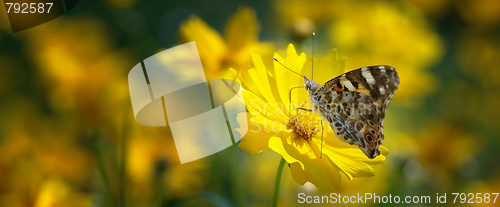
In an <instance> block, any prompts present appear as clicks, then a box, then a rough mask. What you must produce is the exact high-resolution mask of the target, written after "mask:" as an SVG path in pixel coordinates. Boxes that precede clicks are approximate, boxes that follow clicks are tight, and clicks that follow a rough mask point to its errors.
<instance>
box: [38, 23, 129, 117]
mask: <svg viewBox="0 0 500 207" xmlns="http://www.w3.org/2000/svg"><path fill="white" fill-rule="evenodd" d="M47 27H49V29H53V30H56V31H58V32H57V33H50V34H49V35H44V33H36V36H32V37H30V38H31V39H30V43H31V44H30V50H28V53H29V54H30V55H31V56H32V57H33V59H34V62H35V63H36V64H37V66H38V69H39V70H40V71H39V74H40V77H41V78H40V79H41V82H42V84H43V86H46V87H47V88H49V91H48V92H47V95H46V96H47V99H48V102H49V104H50V106H51V107H52V108H53V109H54V110H55V111H59V112H68V111H70V112H71V111H73V110H75V111H76V112H77V113H79V114H78V115H80V116H79V117H78V118H82V120H83V121H86V123H92V124H95V123H99V122H101V121H103V119H105V118H109V117H113V115H114V114H116V113H117V112H116V110H122V108H121V107H116V106H117V105H120V104H121V103H123V101H124V100H126V98H128V87H127V78H126V71H128V70H130V66H131V65H133V60H132V59H131V58H130V57H129V56H128V55H127V53H126V52H124V51H115V50H113V43H112V42H113V41H112V40H111V39H109V38H108V37H107V35H106V32H105V31H106V29H105V25H103V24H102V23H101V22H99V21H97V20H93V19H92V18H85V19H78V18H75V19H61V20H60V21H56V22H54V23H52V24H48V25H47ZM120 112H121V111H120Z"/></svg>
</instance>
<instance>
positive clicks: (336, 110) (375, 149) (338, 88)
mask: <svg viewBox="0 0 500 207" xmlns="http://www.w3.org/2000/svg"><path fill="white" fill-rule="evenodd" d="M303 77H304V88H305V89H306V91H307V93H308V95H309V98H310V100H311V109H312V111H313V112H314V113H316V114H319V115H320V116H321V118H322V120H326V121H327V122H328V123H329V124H330V126H331V127H332V129H333V130H334V132H335V134H336V135H337V138H339V139H340V140H341V141H343V142H347V143H349V144H351V145H356V146H357V147H359V149H361V151H362V152H363V153H364V154H365V155H366V156H367V157H368V158H370V159H373V158H375V157H377V156H378V155H380V146H381V145H382V140H384V133H383V129H384V126H383V122H384V117H385V112H386V110H387V104H388V103H389V101H391V99H392V97H393V96H394V92H395V91H396V90H397V89H398V85H399V77H398V73H397V72H396V69H394V68H393V67H391V66H385V65H380V66H369V67H363V68H359V69H356V70H352V71H350V72H347V73H344V74H342V75H340V76H338V77H336V78H334V79H331V80H330V81H328V82H326V83H325V84H323V85H320V84H317V83H316V82H315V81H314V80H312V79H308V78H307V77H306V76H303Z"/></svg>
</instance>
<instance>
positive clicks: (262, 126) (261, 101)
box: [239, 44, 388, 189]
mask: <svg viewBox="0 0 500 207" xmlns="http://www.w3.org/2000/svg"><path fill="white" fill-rule="evenodd" d="M275 57H276V58H277V60H278V61H280V62H281V63H283V64H285V65H286V66H287V67H288V68H290V69H292V70H294V71H299V72H301V74H311V60H312V59H307V58H306V55H305V54H304V53H302V54H300V55H297V53H296V51H295V48H294V46H293V45H291V44H290V45H289V47H288V48H287V50H286V55H285V58H282V57H280V56H279V55H278V54H275ZM251 61H252V65H253V68H252V69H250V70H249V71H248V73H249V74H250V76H249V79H243V82H244V83H245V81H251V82H253V84H252V87H250V88H246V89H247V90H245V91H244V92H243V96H244V98H245V103H246V105H247V109H248V116H247V117H248V119H249V120H248V123H249V128H248V132H247V134H246V135H245V137H243V138H242V140H241V143H240V145H239V146H240V148H241V149H243V150H245V151H247V152H250V153H258V152H262V151H264V150H268V149H271V150H273V151H275V152H277V153H279V154H280V155H281V156H282V157H283V158H284V159H285V160H286V161H287V162H288V163H289V164H290V169H291V173H292V177H293V178H294V180H295V181H296V182H297V183H299V184H301V185H303V184H305V183H306V182H307V181H309V182H311V183H313V184H314V185H316V186H318V187H320V188H330V189H332V188H333V186H334V185H335V184H338V183H339V182H340V180H341V173H342V174H344V175H345V176H346V177H347V178H349V179H353V178H354V177H369V176H374V175H375V171H374V169H373V166H376V165H382V164H383V163H384V161H385V157H384V155H385V154H388V150H387V149H386V148H384V147H382V148H381V150H382V155H380V156H378V157H376V158H375V159H368V158H367V157H366V156H365V155H364V154H363V152H361V150H359V149H358V148H357V147H355V146H351V145H349V144H347V143H343V142H341V141H340V140H339V139H337V138H335V134H334V132H333V130H331V128H330V127H329V126H328V125H326V127H325V130H324V146H323V156H322V158H320V149H321V134H322V133H321V126H320V125H319V121H320V118H319V116H318V115H314V114H312V113H310V112H304V111H302V110H300V111H299V110H295V109H296V106H297V104H302V103H305V101H306V99H307V94H306V93H305V91H304V90H303V89H302V90H301V89H298V90H294V91H293V92H294V93H292V96H291V102H290V99H289V94H290V89H291V88H292V87H296V86H302V85H303V84H304V83H303V78H302V77H301V76H298V75H296V74H293V73H292V72H291V71H288V70H286V69H285V68H284V67H283V66H281V65H279V63H275V65H274V68H273V69H266V67H265V66H264V64H263V63H262V59H261V57H260V56H259V55H256V54H251ZM314 67H315V68H314V69H315V70H314V80H315V81H317V82H319V83H325V82H326V81H327V80H329V79H331V78H334V77H336V76H338V75H340V74H342V73H343V72H346V71H345V59H344V58H341V59H338V58H337V51H336V50H332V51H331V52H330V53H329V54H328V55H327V56H326V57H325V58H322V59H319V60H314ZM248 85H250V84H247V86H248ZM240 118H241V117H240Z"/></svg>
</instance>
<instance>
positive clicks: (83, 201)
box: [34, 178, 95, 207]
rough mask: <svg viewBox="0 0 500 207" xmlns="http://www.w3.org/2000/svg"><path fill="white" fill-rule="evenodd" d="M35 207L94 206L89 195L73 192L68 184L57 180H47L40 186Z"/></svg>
mask: <svg viewBox="0 0 500 207" xmlns="http://www.w3.org/2000/svg"><path fill="white" fill-rule="evenodd" d="M34 206H35V207H53V206H80V207H87V206H88V207H91V206H95V205H94V204H93V203H92V200H91V197H90V196H89V195H84V194H81V193H78V192H75V191H74V190H73V189H72V188H71V186H70V185H69V184H67V183H66V182H64V180H62V179H59V178H49V179H46V180H44V181H43V182H42V183H41V184H40V189H39V192H38V194H37V196H36V199H35V203H34Z"/></svg>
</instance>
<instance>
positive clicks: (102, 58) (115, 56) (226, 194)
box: [0, 0, 500, 207]
mask: <svg viewBox="0 0 500 207" xmlns="http://www.w3.org/2000/svg"><path fill="white" fill-rule="evenodd" d="M312 32H316V39H315V51H314V53H315V56H316V57H324V56H325V55H326V54H327V53H328V52H329V51H330V50H332V49H333V48H336V49H337V51H338V54H339V56H341V57H346V58H347V68H348V69H356V68H359V67H363V66H368V65H378V64H383V65H391V66H393V67H395V68H396V69H397V71H398V73H399V76H400V79H401V84H400V86H399V89H398V90H397V91H396V93H395V96H394V99H393V101H392V102H391V103H390V104H389V108H388V111H387V117H386V121H385V125H384V126H385V127H384V129H385V130H384V132H385V137H386V139H385V140H384V146H386V147H387V148H388V149H389V150H390V154H389V155H387V156H386V159H387V160H386V165H385V166H384V167H378V168H376V169H375V170H376V176H374V177H370V178H360V179H354V180H352V181H349V180H347V179H345V177H344V178H343V181H342V183H341V184H340V185H339V186H337V187H336V189H334V191H333V192H336V193H338V194H342V195H356V194H357V193H365V192H370V193H377V194H380V195H389V194H392V195H400V196H407V195H409V196H414V195H415V196H421V195H431V196H434V195H435V194H436V193H439V194H444V193H448V194H451V193H500V179H499V177H500V161H499V159H498V158H499V157H500V150H499V148H500V132H499V130H498V129H499V128H500V119H499V118H500V107H499V105H500V82H499V81H498V80H499V79H500V70H499V69H500V67H499V65H500V3H499V2H498V1H496V0H463V1H458V0H456V1H454V0H437V1H436V0H407V1H390V0H387V1H363V0H359V1H348V0H339V1H326V0H312V1H303V0H286V1H285V0H274V1H271V2H268V1H264V0H258V1H240V2H238V1H228V2H225V1H219V2H209V1H188V2H182V3H181V2H180V1H179V2H166V1H165V2H164V1H135V0H129V1H110V0H103V1H92V2H88V1H81V2H79V4H78V5H77V6H76V7H75V8H74V9H73V10H71V12H69V13H68V14H66V15H64V16H62V17H59V18H57V19H55V20H53V21H50V22H48V23H45V24H43V25H40V26H37V27H34V28H31V29H28V30H25V31H21V32H18V33H15V34H13V33H12V32H11V30H10V25H9V22H8V19H7V15H6V14H5V12H3V11H2V15H0V206H11V207H23V206H35V207H55V206H82V207H83V206H269V205H270V204H271V200H272V195H273V189H274V179H275V177H276V170H277V166H278V163H279V161H280V159H281V157H280V156H279V155H278V154H276V153H274V152H272V151H269V150H268V151H265V152H263V153H260V154H255V155H251V154H250V153H247V152H245V151H242V150H241V149H240V148H238V146H237V145H234V146H232V147H230V148H228V149H226V150H224V151H221V152H219V153H217V154H214V155H212V156H209V157H206V158H203V159H201V160H198V161H195V162H192V163H187V164H182V165H180V164H179V158H178V156H177V151H176V148H175V144H174V142H173V139H172V136H171V132H170V129H169V128H168V127H146V126H141V125H139V124H137V123H136V122H135V120H134V117H133V112H132V107H131V103H130V98H129V93H128V83H127V74H128V72H129V71H130V69H131V68H132V67H133V66H134V65H135V64H137V63H138V62H140V61H141V60H143V59H145V58H147V57H149V56H151V55H154V54H156V53H157V52H159V51H162V50H164V49H167V48H170V47H173V46H175V45H178V44H181V43H185V42H189V41H196V43H197V45H198V50H200V57H201V60H202V64H203V65H204V69H205V72H206V75H207V77H219V76H221V74H224V73H225V72H227V70H228V69H229V68H235V69H240V70H246V69H249V68H250V67H252V66H251V63H250V54H249V53H250V52H254V53H257V54H260V55H261V56H262V58H263V61H264V64H266V66H268V67H267V68H272V55H273V53H274V52H278V53H279V54H280V55H284V53H285V49H286V47H287V45H288V44H289V43H293V44H294V45H295V46H296V49H297V51H298V52H299V53H300V52H305V53H306V55H307V56H310V55H311V50H312V49H311V48H312V40H311V38H310V36H311V33H312ZM200 48H201V49H200ZM332 78H334V77H332ZM320 84H323V83H320ZM300 192H305V193H306V194H308V195H328V194H330V193H331V191H323V190H318V189H316V188H315V187H314V186H313V185H312V184H306V185H304V186H300V185H298V184H296V183H295V182H294V181H293V179H292V177H291V175H290V170H289V168H288V166H285V170H284V172H283V177H282V184H281V194H280V205H282V206H300V205H301V204H299V203H298V202H297V194H298V193H300ZM451 198H452V197H448V204H435V203H434V202H433V203H431V204H428V205H429V206H434V205H436V206H441V205H452V204H451V203H450V202H451V201H450V199H451ZM497 203H500V199H498V200H497ZM342 205H345V206H355V205H356V204H342ZM370 205H373V206H376V205H380V204H364V206H370ZM415 205H416V204H415ZM471 205H472V204H471ZM474 205H477V206H482V205H483V204H474ZM484 205H486V204H484ZM488 205H489V206H495V204H491V203H490V204H488Z"/></svg>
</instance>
